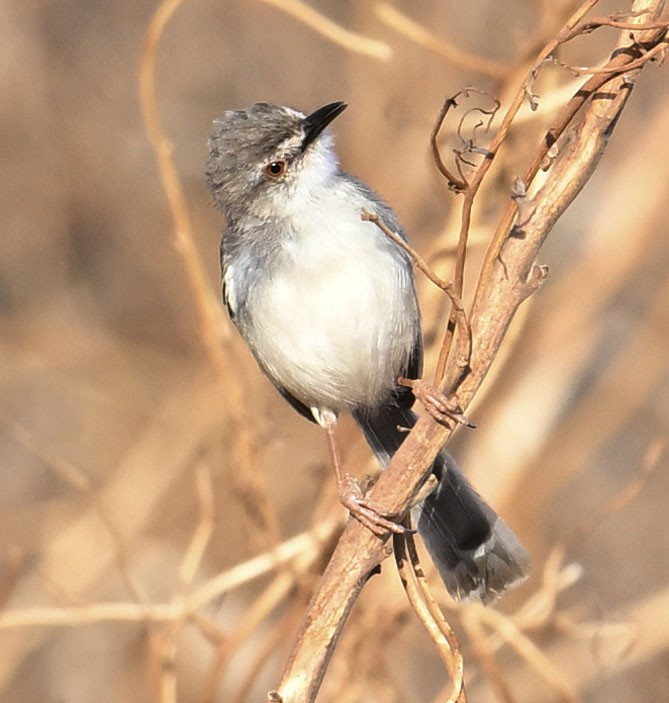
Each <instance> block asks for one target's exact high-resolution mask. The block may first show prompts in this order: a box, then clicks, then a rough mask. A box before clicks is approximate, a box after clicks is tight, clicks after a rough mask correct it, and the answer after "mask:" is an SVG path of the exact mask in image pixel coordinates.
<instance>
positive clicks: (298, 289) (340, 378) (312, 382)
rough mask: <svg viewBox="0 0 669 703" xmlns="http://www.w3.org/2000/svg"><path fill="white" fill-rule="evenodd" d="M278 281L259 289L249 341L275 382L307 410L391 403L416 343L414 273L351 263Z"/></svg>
mask: <svg viewBox="0 0 669 703" xmlns="http://www.w3.org/2000/svg"><path fill="white" fill-rule="evenodd" d="M339 263H340V264H343V265H339V266H337V267H334V268H333V267H332V266H329V267H328V265H327V263H325V264H324V265H323V266H322V267H321V266H319V267H315V268H312V269H311V270H310V269H307V268H302V269H300V268H299V267H298V269H297V270H295V269H293V270H291V271H290V272H289V273H287V274H286V275H285V276H275V277H273V278H272V279H271V280H269V281H267V283H266V284H265V285H263V286H262V289H261V290H260V291H258V295H259V297H260V298H261V299H260V300H258V303H257V304H255V305H253V310H254V311H255V312H254V319H253V325H252V326H251V327H252V329H253V330H254V331H253V333H252V335H250V336H252V337H253V338H252V339H249V341H250V343H251V346H252V347H253V349H254V352H255V354H256V356H257V357H258V360H259V361H260V363H261V365H262V366H263V367H264V369H265V370H266V372H267V373H268V374H269V376H270V377H271V378H272V379H273V380H274V382H275V383H277V384H279V385H280V386H282V387H283V388H285V389H286V390H288V391H289V392H290V393H291V394H292V395H293V396H295V397H296V398H297V399H299V400H300V401H302V402H303V403H305V404H306V405H308V406H316V407H321V408H323V407H326V408H329V409H331V410H335V411H342V410H344V411H352V410H355V409H360V408H364V407H373V406H375V405H377V404H378V403H380V402H382V401H383V400H385V399H386V397H387V396H388V394H389V393H390V391H391V390H392V388H393V387H394V385H395V383H396V381H397V377H398V376H400V375H401V374H402V372H403V370H404V368H405V367H406V364H407V362H408V359H409V356H410V354H411V350H412V347H413V344H414V342H415V339H416V334H417V330H416V326H417V310H416V303H415V295H414V292H413V286H412V285H411V282H410V280H409V278H408V275H409V274H408V272H407V271H406V270H404V269H403V268H402V267H400V266H399V265H397V263H396V262H394V261H393V260H392V259H390V257H388V260H383V261H381V262H379V263H380V264H382V265H380V266H378V267H373V268H372V269H371V270H370V268H369V267H366V266H362V265H361V262H360V261H358V260H356V259H354V258H352V257H351V258H349V259H348V260H347V261H344V262H342V261H340V262H339Z"/></svg>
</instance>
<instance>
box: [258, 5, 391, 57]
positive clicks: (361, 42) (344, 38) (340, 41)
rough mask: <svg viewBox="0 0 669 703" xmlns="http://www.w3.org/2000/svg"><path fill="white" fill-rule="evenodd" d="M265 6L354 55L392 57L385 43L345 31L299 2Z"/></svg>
mask: <svg viewBox="0 0 669 703" xmlns="http://www.w3.org/2000/svg"><path fill="white" fill-rule="evenodd" d="M263 2H265V3H266V4H267V5H272V6H274V7H276V8H278V9H279V10H282V11H283V12H285V13H286V14H288V15H290V16H291V17H294V18H295V19H296V20H298V21H299V22H302V24H304V25H305V26H307V27H309V28H311V29H313V30H314V31H316V32H318V33H319V34H320V35H321V36H323V37H325V38H326V39H327V40H328V41H331V42H333V43H334V44H337V45H338V46H341V47H342V48H344V49H346V50H347V51H350V52H352V53H354V54H362V55H364V56H368V57H370V58H373V59H380V60H381V61H388V60H389V59H390V58H391V57H392V55H393V50H392V48H391V47H390V46H389V45H388V44H386V42H383V41H379V40H378V39H370V38H369V37H365V36H362V35H361V34H356V33H355V32H352V31H351V30H350V29H345V28H344V27H342V26H341V25H339V24H337V23H336V22H334V21H333V20H331V19H330V18H329V17H326V16H325V15H322V14H321V13H320V12H317V11H316V10H314V8H313V7H310V6H309V5H307V4H306V3H304V2H301V0H263Z"/></svg>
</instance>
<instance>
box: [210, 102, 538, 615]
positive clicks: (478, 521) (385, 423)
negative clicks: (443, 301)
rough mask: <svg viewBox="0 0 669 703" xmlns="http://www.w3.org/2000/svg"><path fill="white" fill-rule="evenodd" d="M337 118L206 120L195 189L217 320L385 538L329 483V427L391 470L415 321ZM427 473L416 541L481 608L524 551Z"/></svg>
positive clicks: (414, 362) (416, 511)
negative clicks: (213, 260) (215, 219)
mask: <svg viewBox="0 0 669 703" xmlns="http://www.w3.org/2000/svg"><path fill="white" fill-rule="evenodd" d="M346 107H347V104H346V103H345V102H342V101H337V102H332V103H329V104H327V105H324V106H323V107H320V108H318V109H316V110H314V111H312V112H310V113H309V114H305V113H303V112H301V111H299V110H297V109H294V108H291V107H287V106H283V105H276V104H271V103H267V102H257V103H255V104H253V105H252V106H251V107H249V108H247V109H243V110H228V111H226V112H225V113H224V114H223V116H222V117H220V118H218V119H216V120H214V128H213V133H212V136H211V137H210V139H209V142H208V157H207V164H206V178H207V185H208V188H209V191H210V193H211V196H212V199H213V203H214V205H215V207H217V208H219V209H220V210H221V211H222V212H223V214H224V216H225V220H226V226H225V229H224V231H223V236H222V239H221V249H220V258H221V279H222V297H223V301H224V304H225V306H226V308H227V311H228V314H229V316H230V319H231V320H232V322H233V323H234V325H235V327H236V328H237V330H238V331H239V333H240V334H241V337H242V338H243V339H244V341H245V342H246V344H247V345H248V347H249V348H250V350H251V352H252V353H253V356H254V357H255V359H256V361H257V363H258V365H259V367H260V369H261V370H262V371H263V372H264V374H265V375H266V376H267V377H268V378H269V380H270V381H271V382H272V383H273V384H274V386H275V387H276V388H277V390H278V391H279V393H280V394H281V395H282V396H283V397H284V398H285V399H286V400H287V401H288V403H290V405H292V407H293V408H294V409H295V410H297V412H299V413H300V414H301V415H303V416H304V417H306V418H307V419H309V420H311V421H313V422H316V423H317V424H319V425H320V426H321V427H323V429H324V430H325V432H326V435H327V438H328V445H329V448H330V452H331V455H332V457H333V463H334V466H335V472H336V474H337V485H338V489H339V497H340V500H341V502H342V504H343V505H344V506H345V507H346V508H348V510H349V511H350V513H351V514H352V516H353V517H354V518H356V519H358V520H359V521H360V522H361V523H362V524H364V525H366V526H367V527H368V528H369V529H371V530H372V531H374V532H375V533H377V534H383V533H386V534H387V533H388V532H401V531H403V530H404V529H405V528H404V527H402V526H401V525H398V523H397V522H395V521H393V520H391V519H389V518H388V517H386V516H383V515H381V514H380V513H379V511H378V510H376V508H375V506H374V505H373V504H371V503H370V502H369V501H368V500H367V498H366V497H365V496H364V495H363V493H362V491H361V490H360V487H359V486H358V484H357V482H356V481H355V480H354V479H353V478H352V477H350V476H349V475H346V474H344V473H343V472H342V470H341V465H340V459H339V454H338V449H337V443H336V438H335V429H336V426H337V422H338V418H339V416H340V415H341V414H343V413H347V414H349V415H351V416H352V417H353V418H354V420H355V422H356V423H357V424H358V426H359V427H360V428H361V430H362V433H363V434H364V436H365V438H366V440H367V442H368V444H369V445H370V447H371V449H372V450H373V452H374V454H375V455H376V457H377V458H378V460H379V462H380V463H381V464H382V465H383V466H385V465H387V464H388V462H389V461H390V459H391V458H392V456H393V455H394V454H395V452H396V451H397V450H398V448H399V447H400V445H401V444H402V442H403V441H404V439H405V437H406V434H407V430H408V429H410V428H411V427H413V426H414V425H415V423H416V421H417V417H418V416H417V415H416V413H415V412H414V410H413V409H412V406H413V404H414V402H415V395H416V394H415V393H414V391H413V389H412V387H411V386H412V382H411V380H412V379H413V380H415V382H416V383H418V380H419V379H420V378H421V374H422V366H423V343H422V332H421V317H420V310H419V305H418V299H417V295H416V287H415V280H414V273H413V266H412V261H411V258H410V256H409V255H408V253H407V251H406V250H405V249H404V248H403V247H401V246H400V245H399V244H398V243H396V242H394V241H393V240H392V239H391V238H389V237H388V236H386V234H384V232H383V231H382V230H381V229H380V228H379V227H377V226H376V225H375V224H373V223H372V222H370V221H364V220H363V219H362V218H361V213H362V212H363V211H368V212H371V213H374V214H375V215H376V216H377V217H378V218H380V220H381V221H382V222H383V223H385V225H386V226H387V227H388V228H390V229H391V230H392V231H393V232H395V233H397V234H398V235H399V237H401V238H402V239H403V240H405V241H406V234H405V232H404V230H403V229H402V227H401V224H400V222H399V219H398V216H397V215H396V213H395V212H394V210H393V209H392V208H391V207H390V206H389V205H387V204H386V203H385V202H384V201H383V200H382V199H381V198H380V197H379V196H378V195H377V194H376V193H375V192H374V191H373V190H372V189H371V188H370V187H369V186H368V185H366V184H365V183H364V182H363V181H361V180H360V179H358V178H356V177H355V176H353V175H350V174H349V173H347V172H346V171H344V170H343V169H342V168H341V166H340V162H339V157H338V155H337V152H336V150H335V147H334V137H333V135H332V132H331V130H330V129H329V126H330V124H331V123H332V121H333V120H334V119H335V118H336V117H337V116H339V115H340V114H341V113H342V112H343V111H344V109H346ZM402 378H404V379H409V383H407V384H405V385H400V382H399V380H400V379H402ZM432 474H433V475H434V476H435V477H436V488H435V489H434V490H433V491H432V492H431V493H430V494H429V495H428V496H427V497H426V498H425V500H424V501H423V502H422V503H421V504H420V505H418V506H416V507H415V508H413V511H412V513H413V516H414V518H415V523H416V525H417V531H418V533H419V534H420V536H421V537H422V539H423V542H424V544H425V546H426V548H427V551H428V553H429V555H430V557H431V559H432V561H433V562H434V564H435V566H436V568H437V571H438V572H439V575H440V576H441V579H442V581H443V582H444V584H445V586H446V588H447V590H448V591H449V593H450V594H451V596H453V597H454V598H455V599H460V600H478V601H481V602H483V603H490V602H492V601H494V600H496V599H497V598H498V597H499V596H500V595H501V594H502V593H503V592H504V591H505V590H506V589H508V588H510V587H511V586H515V585H517V584H519V583H521V582H522V581H523V580H524V579H525V578H526V575H527V571H528V566H529V558H528V555H527V552H526V551H525V549H524V547H523V546H522V545H521V543H520V542H519V540H518V539H517V537H516V536H515V534H514V533H513V532H512V531H511V529H510V528H509V527H507V525H506V524H505V523H504V521H503V520H502V519H501V518H500V517H499V516H498V515H497V514H496V513H495V511H494V510H493V509H492V508H491V507H490V506H489V505H488V504H487V503H486V502H485V501H484V500H483V498H481V497H480V495H479V494H478V493H477V492H476V491H475V490H474V489H473V488H472V486H471V485H470V484H469V482H468V481H467V479H466V478H465V477H464V475H463V474H462V472H461V471H460V470H459V468H458V467H457V464H456V462H455V460H454V459H453V457H452V456H451V455H450V454H449V453H448V452H446V451H445V450H442V451H441V452H440V453H439V455H438V456H437V458H436V459H435V461H434V464H433V466H432Z"/></svg>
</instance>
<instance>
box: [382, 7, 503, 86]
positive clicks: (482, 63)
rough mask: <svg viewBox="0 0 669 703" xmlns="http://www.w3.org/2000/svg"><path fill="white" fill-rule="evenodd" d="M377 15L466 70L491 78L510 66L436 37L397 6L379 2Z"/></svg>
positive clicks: (411, 38)
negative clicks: (471, 52)
mask: <svg viewBox="0 0 669 703" xmlns="http://www.w3.org/2000/svg"><path fill="white" fill-rule="evenodd" d="M374 10H375V12H376V15H377V17H378V18H379V19H380V20H381V21H382V22H385V23H386V24H387V25H388V26H389V27H392V28H393V29H394V30H396V31H397V32H399V33H400V34H402V35H403V36H405V37H406V38H407V39H410V40H411V41H413V42H415V43H416V44H418V45H419V46H423V47H425V48H426V49H428V50H430V51H432V52H434V53H435V54H437V55H438V56H441V57H442V58H444V59H446V60H447V61H448V62H449V63H451V64H453V65H454V66H458V67H459V68H462V69H464V70H466V71H474V72H475V73H481V74H483V75H485V76H490V77H491V78H502V77H503V76H505V75H506V74H507V73H508V71H509V68H508V66H506V65H505V64H504V63H502V62H501V61H494V60H490V59H485V58H483V57H481V56H477V55H476V54H470V53H469V52H467V51H463V50H462V49H459V48H458V47H455V46H452V45H451V44H448V43H447V42H445V41H444V40H443V39H439V38H437V37H435V36H434V35H433V34H432V33H430V32H429V31H428V30H427V29H425V27H423V26H422V25H420V24H418V22H415V21H414V20H412V19H410V18H409V17H407V16H406V15H405V14H403V13H402V12H400V11H399V10H398V9H397V8H395V7H393V6H392V5H389V4H388V3H385V2H379V3H377V4H376V6H375V7H374Z"/></svg>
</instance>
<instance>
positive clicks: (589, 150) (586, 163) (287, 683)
mask: <svg viewBox="0 0 669 703" xmlns="http://www.w3.org/2000/svg"><path fill="white" fill-rule="evenodd" d="M594 4H595V3H594V2H592V0H591V1H590V2H586V3H585V4H584V5H583V6H581V8H580V9H579V10H578V11H577V12H576V13H575V14H574V15H573V17H572V18H571V19H570V21H569V23H568V24H567V26H566V30H571V29H573V27H575V26H576V25H577V24H578V23H579V22H580V21H581V20H582V18H583V16H584V15H585V13H586V12H587V11H588V10H589V9H590V8H591V7H592V6H594ZM662 8H663V3H662V2H658V1H654V2H653V1H651V0H643V1H637V2H635V3H634V4H633V8H632V11H633V12H638V11H643V10H646V11H648V15H646V18H650V19H651V20H654V19H656V18H657V16H658V14H659V12H660V11H661V10H662ZM649 31H652V32H654V34H653V35H651V36H650V37H649V36H648V35H647V33H646V35H644V36H639V37H638V41H642V42H643V41H645V42H651V43H652V42H654V43H655V44H654V45H657V44H658V43H659V42H662V41H663V38H664V30H649ZM558 42H559V38H558V39H556V40H555V41H554V42H552V43H551V44H550V45H549V46H548V47H546V48H545V49H544V51H543V52H541V55H540V57H539V61H538V64H540V63H541V62H542V61H543V60H544V59H545V58H546V57H547V56H548V55H550V53H551V52H552V51H553V50H554V48H555V46H557V43H558ZM620 42H621V44H623V45H625V46H627V47H628V48H627V50H625V51H619V52H617V55H616V57H615V59H613V60H615V61H617V62H620V63H619V64H618V65H617V66H616V67H615V71H614V72H611V73H608V74H606V75H605V76H604V78H603V82H602V83H601V84H600V87H601V86H603V85H606V91H605V92H591V93H590V94H589V96H588V97H589V102H588V103H587V105H585V106H584V107H582V109H581V110H580V119H578V122H577V123H576V125H575V128H574V133H573V136H572V138H571V139H570V141H569V143H568V144H567V145H566V147H565V148H564V149H563V151H562V153H559V154H558V155H557V158H556V159H555V161H554V162H553V164H552V167H551V170H550V172H549V174H548V177H547V180H546V182H545V184H544V185H543V187H542V188H541V190H540V191H539V192H538V193H537V194H536V195H535V196H534V197H533V198H532V199H531V201H529V202H526V203H525V204H524V205H525V207H524V208H523V210H524V213H529V217H526V218H525V221H524V222H523V223H522V225H523V226H522V230H521V228H520V227H517V228H516V229H514V230H511V229H510V228H509V229H507V230H506V232H504V235H503V236H501V237H499V239H498V240H496V241H493V242H492V246H491V253H490V254H489V257H488V261H487V265H486V266H485V267H484V269H483V271H482V274H481V277H480V279H479V285H478V288H477V293H476V298H475V301H474V305H473V310H472V316H471V324H472V334H473V350H472V359H471V370H470V373H469V374H468V375H467V376H466V377H464V379H463V378H462V374H461V369H459V368H457V366H455V365H454V364H451V366H450V367H449V369H448V370H447V374H446V382H445V384H444V389H445V390H446V391H448V392H452V393H453V394H454V399H455V400H456V401H457V403H458V405H459V406H460V407H462V408H463V409H466V408H467V406H468V404H469V402H470V401H471V399H472V397H473V396H474V394H475V393H476V391H477V390H478V388H479V387H480V385H481V383H482V381H483V379H484V377H485V376H486V374H487V372H488V370H489V369H490V366H491V364H492V362H493V360H494V358H495V355H496V354H497V352H498V350H499V348H500V346H501V344H502V341H503V339H504V336H505V333H506V331H507V329H508V326H509V324H510V322H511V319H512V318H513V316H514V315H515V313H516V311H517V310H518V307H519V306H520V305H521V303H522V302H523V301H524V300H525V299H526V298H527V297H528V296H529V295H531V294H532V292H534V291H535V290H536V289H537V288H538V287H539V286H540V285H541V283H542V281H543V280H544V278H545V275H546V269H545V268H543V267H540V266H537V265H536V263H535V261H536V257H537V254H538V252H539V249H540V247H541V245H542V244H543V242H544V240H545V238H546V237H547V235H548V233H549V232H550V230H551V229H552V227H553V226H554V224H555V222H556V221H557V219H558V218H559V217H560V216H561V215H562V213H563V212H564V211H565V210H566V208H567V207H568V206H569V204H570V203H571V202H572V201H573V199H574V198H575V197H576V195H577V194H578V193H579V191H580V190H581V188H582V187H583V185H584V184H585V182H586V181H587V180H588V178H589V177H590V175H591V174H592V172H593V170H594V168H595V167H596V165H597V163H598V162H599V159H600V158H601V156H602V154H603V151H604V148H605V146H606V142H607V140H608V138H609V137H610V134H611V132H612V130H613V128H614V126H615V124H616V121H617V120H618V118H619V116H620V112H621V110H622V109H623V107H624V105H625V103H626V101H627V98H628V97H629V94H630V92H631V90H632V88H633V85H634V81H635V80H636V77H637V76H638V73H639V71H640V69H641V65H635V67H634V69H633V70H630V71H629V72H627V71H626V66H627V65H628V64H631V63H632V62H633V61H636V60H637V59H638V58H639V57H638V56H636V55H635V47H636V46H637V43H636V42H630V40H629V31H628V30H625V31H624V33H623V35H622V36H621V39H620ZM646 48H647V49H648V48H650V47H648V46H647V47H646ZM532 80H533V73H532V72H530V74H528V78H527V80H526V85H525V86H524V87H523V88H522V89H521V91H520V92H519V96H520V97H519V98H518V99H517V100H516V101H515V103H514V104H513V106H512V110H511V111H510V112H509V113H508V115H509V116H508V119H506V120H505V121H504V122H503V127H502V129H501V131H500V132H499V133H498V135H497V137H496V139H495V140H494V147H495V148H494V149H491V156H490V158H489V159H486V160H485V161H484V163H483V165H482V167H480V168H479V171H478V172H477V173H476V174H475V177H474V179H473V180H472V183H473V184H474V188H472V187H471V184H470V188H469V189H468V192H467V195H466V201H465V204H464V215H463V226H462V231H461V236H462V237H465V238H466V236H467V232H468V226H469V221H468V217H467V213H468V212H470V211H471V205H472V203H473V197H474V195H475V194H476V189H477V187H478V185H480V183H481V181H482V179H483V177H484V176H485V174H486V172H487V170H488V168H489V166H490V162H491V160H492V158H494V155H495V153H496V152H497V150H498V148H499V146H500V145H501V143H502V142H503V140H504V138H505V136H506V133H507V131H508V128H509V126H510V124H511V121H512V119H513V116H514V115H515V114H516V112H517V110H518V108H519V107H520V104H521V103H522V101H523V99H524V95H525V88H526V86H527V85H530V84H531V82H532ZM542 149H543V147H542ZM525 185H527V183H525ZM452 432H453V428H452V427H446V426H443V425H439V424H437V423H436V422H435V421H434V420H432V418H431V417H429V416H425V417H423V418H421V420H420V421H419V422H418V424H417V425H416V427H415V428H414V430H413V431H412V432H411V433H410V434H409V436H408V437H407V439H406V440H405V442H404V444H403V445H402V447H401V448H400V450H399V451H398V452H397V454H396V455H395V456H394V457H393V459H392V461H391V463H390V465H389V466H388V468H387V469H386V471H385V472H384V473H383V474H382V476H381V478H380V479H379V481H378V483H377V484H376V486H375V487H374V489H373V491H372V493H371V500H372V501H374V504H375V505H378V506H380V507H381V509H382V510H383V512H384V513H386V514H388V515H404V514H405V513H406V511H407V509H408V507H409V505H410V504H411V501H412V499H413V497H414V496H415V495H416V493H417V491H418V490H419V488H420V486H421V484H422V482H423V480H424V478H425V476H426V475H427V473H428V472H429V467H430V466H431V464H432V462H433V461H434V458H435V456H436V455H437V453H438V452H439V451H440V449H441V447H442V446H443V445H444V443H445V442H446V441H447V440H448V438H449V437H450V436H451V434H452ZM388 553H389V546H388V545H387V544H386V541H385V540H383V539H379V538H377V537H376V536H374V535H373V534H372V533H371V532H369V531H368V530H366V529H365V528H363V527H362V526H361V525H359V524H358V523H357V522H355V521H349V523H348V525H347V527H346V529H345V531H344V533H343V535H342V538H341V540H340V542H339V544H338V546H337V548H336V550H335V552H334V554H333V556H332V559H331V561H330V564H329V565H328V567H327V570H326V572H325V574H324V576H323V578H322V581H321V583H320V585H319V588H318V590H317V592H316V593H315V595H314V597H313V599H312V601H311V603H310V605H309V608H308V611H307V613H306V615H305V618H304V621H303V623H302V626H301V628H300V631H299V633H298V635H297V638H296V640H295V643H294V646H293V649H292V652H291V655H290V659H289V662H288V665H287V668H286V670H285V672H284V675H283V678H282V680H281V683H280V685H279V686H278V689H277V691H274V692H272V693H271V694H270V696H269V699H270V700H273V701H277V700H282V701H284V703H307V702H311V701H313V700H314V698H315V696H316V694H317V692H318V689H319V687H320V683H321V681H322V679H323V676H324V674H325V670H326V668H327V665H328V662H329V660H330V657H331V656H332V652H333V651H334V648H335V646H336V643H337V640H338V638H339V636H340V634H341V631H342V628H343V626H344V623H345V621H346V618H347V617H348V614H349V612H350V610H351V608H352V607H353V604H354V602H355V601H356V599H357V597H358V594H359V593H360V590H361V589H362V587H363V586H364V584H365V582H366V581H367V579H368V578H369V577H370V576H371V575H372V574H373V573H374V571H375V569H377V568H378V565H379V563H380V562H381V561H382V560H383V559H384V558H385V557H386V556H387V555H388ZM547 678H549V679H550V680H551V681H552V682H553V683H554V684H555V686H556V687H557V688H558V689H559V690H560V691H561V694H562V695H563V696H564V697H565V698H567V699H568V698H569V696H570V693H569V692H568V691H566V690H565V689H564V688H563V686H562V680H561V678H560V677H556V676H554V675H553V672H552V671H551V672H547Z"/></svg>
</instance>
